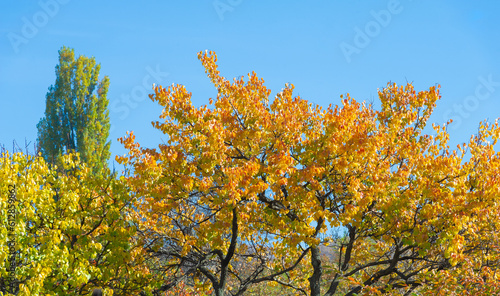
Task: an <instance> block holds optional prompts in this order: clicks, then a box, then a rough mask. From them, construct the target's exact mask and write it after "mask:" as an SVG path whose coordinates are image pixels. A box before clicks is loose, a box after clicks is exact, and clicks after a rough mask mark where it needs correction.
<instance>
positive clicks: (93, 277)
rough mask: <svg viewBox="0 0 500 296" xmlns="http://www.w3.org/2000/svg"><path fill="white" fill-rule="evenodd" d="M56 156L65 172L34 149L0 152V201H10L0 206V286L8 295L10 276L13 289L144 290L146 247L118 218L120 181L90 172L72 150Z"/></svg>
mask: <svg viewBox="0 0 500 296" xmlns="http://www.w3.org/2000/svg"><path fill="white" fill-rule="evenodd" d="M60 161H61V165H62V169H63V171H64V174H62V173H61V172H60V171H56V170H54V169H52V168H50V167H49V165H48V164H47V163H46V162H45V161H44V159H43V158H42V157H39V156H36V157H33V156H30V155H24V154H22V153H15V154H13V155H9V154H8V153H5V154H3V155H2V157H1V158H0V175H1V176H2V178H0V193H1V194H0V203H1V204H4V205H7V204H8V205H9V207H2V208H1V209H0V218H1V221H2V228H1V230H0V231H1V234H2V235H1V236H0V292H2V293H4V294H3V295H8V294H6V292H10V289H9V291H7V288H8V286H7V285H6V282H11V280H12V279H15V280H16V281H17V284H18V285H19V294H17V295H48V294H50V295H89V294H90V293H91V292H92V290H93V288H95V287H102V288H103V290H104V292H105V293H111V292H112V293H113V295H137V294H139V293H140V292H142V291H146V292H147V291H149V290H150V289H149V290H148V287H147V286H148V285H149V282H150V280H151V279H150V272H149V269H148V267H147V265H146V262H144V259H143V258H145V257H146V256H145V255H146V254H145V253H144V251H143V248H142V246H141V245H140V244H138V242H137V240H136V239H135V237H134V236H135V232H136V227H135V226H134V225H133V224H132V223H130V222H129V220H127V219H125V218H124V217H126V216H127V213H128V205H129V199H130V196H129V195H128V190H127V188H126V187H125V186H124V182H123V181H121V180H120V179H115V178H113V177H105V176H102V175H97V176H96V175H95V174H93V173H92V172H91V170H90V168H88V167H87V166H86V165H85V164H84V163H82V162H80V160H79V158H78V156H77V155H75V154H68V155H64V156H62V157H61V158H60ZM6 193H9V194H6ZM54 195H58V198H57V201H56V200H54V199H53V198H52V197H53V196H54ZM11 197H12V198H11ZM7 222H8V223H9V224H7ZM11 246H12V248H9V247H11ZM4 259H8V260H4ZM10 266H14V267H15V272H14V273H13V274H10V273H7V271H8V270H9V268H7V267H10ZM9 295H10V294H9Z"/></svg>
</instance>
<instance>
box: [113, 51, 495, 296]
mask: <svg viewBox="0 0 500 296" xmlns="http://www.w3.org/2000/svg"><path fill="white" fill-rule="evenodd" d="M198 57H199V59H200V60H201V62H202V63H203V65H204V67H205V71H206V73H207V74H208V77H209V78H210V79H211V81H212V82H213V84H214V85H215V87H216V88H217V90H218V95H217V98H216V99H215V100H212V99H210V105H211V106H210V107H208V106H201V107H198V108H196V107H194V106H193V105H192V104H191V101H190V97H191V93H188V92H187V91H186V89H185V88H184V87H183V86H180V85H172V86H170V87H169V88H168V89H165V88H163V87H161V86H158V87H156V88H155V89H154V94H152V95H151V96H150V97H151V98H152V99H153V100H154V101H157V102H158V103H159V104H160V105H161V106H163V107H164V109H163V112H162V114H161V116H160V118H161V121H156V122H153V126H154V127H155V128H157V129H159V130H160V131H162V132H163V133H165V134H166V135H167V142H166V143H164V144H161V145H159V147H158V149H149V148H142V147H140V144H139V143H136V142H135V136H134V134H133V133H130V134H129V135H128V136H127V137H125V138H123V139H121V142H122V143H123V144H124V145H125V148H126V149H128V150H129V153H128V155H125V156H122V157H118V158H117V160H118V161H119V162H120V163H124V164H129V165H131V166H132V168H133V172H134V174H133V176H131V177H129V178H128V179H127V182H128V183H129V185H130V188H131V189H132V190H133V194H134V203H135V206H134V210H136V211H135V213H134V221H136V223H137V225H138V228H139V232H140V234H141V237H142V240H143V243H144V245H145V248H146V250H147V252H148V253H150V254H151V255H152V256H153V257H155V258H157V261H156V263H155V264H156V268H157V270H158V274H161V276H162V278H161V279H160V281H164V282H165V283H164V284H163V285H162V286H161V288H160V289H163V291H164V290H168V289H170V288H171V287H173V286H175V285H176V284H177V283H178V282H181V281H187V280H190V281H194V283H195V284H196V285H197V287H198V288H200V289H201V290H202V291H205V293H213V294H215V295H217V296H221V295H224V294H225V293H227V294H231V295H242V294H243V293H245V292H246V291H247V290H248V289H249V287H250V286H252V285H256V284H259V283H262V282H269V283H278V284H280V285H282V286H283V287H289V288H292V289H294V290H295V292H296V293H297V294H302V295H311V296H320V295H325V296H329V295H378V294H381V293H385V294H389V295H411V293H421V294H424V295H440V294H441V295H450V294H453V293H456V294H459V293H469V295H492V294H495V293H498V292H500V290H499V289H500V287H499V286H498V284H495V283H497V282H498V267H499V266H498V262H499V258H500V256H499V255H500V254H499V251H500V248H499V244H498V242H499V237H498V229H499V226H500V225H499V223H500V222H499V221H500V219H498V218H499V217H498V216H499V213H500V208H499V207H500V203H498V202H497V201H496V199H497V197H498V196H499V193H500V192H499V189H500V188H499V186H498V180H500V169H499V168H500V153H498V152H495V150H494V145H495V144H496V143H497V140H498V138H499V137H500V128H499V126H498V123H497V122H495V123H494V124H487V123H482V124H481V125H480V128H479V132H478V134H477V135H475V136H473V137H472V138H471V141H470V142H469V143H468V144H463V145H461V146H459V147H457V149H456V150H450V148H449V146H448V144H447V142H448V138H449V135H448V133H447V132H446V125H444V126H433V127H434V130H435V132H436V135H435V136H431V135H427V134H425V133H424V128H425V127H426V125H427V121H428V119H429V117H430V116H431V114H432V111H433V108H434V106H435V104H436V102H437V100H438V99H439V98H440V95H439V86H438V87H431V88H430V89H429V90H427V91H420V92H418V93H417V92H416V91H415V90H414V88H413V86H412V85H411V84H407V85H406V86H397V85H396V84H388V85H387V87H386V88H384V89H382V90H381V91H379V98H380V100H381V103H382V107H381V110H378V111H377V110H374V109H373V107H372V106H371V105H366V104H364V103H358V102H357V101H356V100H354V99H352V98H350V97H349V95H347V96H346V98H343V97H341V98H342V101H341V106H332V105H330V106H329V107H328V108H326V109H323V108H322V107H319V106H313V105H312V104H311V103H309V102H307V101H306V100H303V99H302V98H300V97H293V96H292V92H293V89H294V86H293V85H286V86H285V88H284V89H283V90H282V91H281V92H279V93H278V94H277V96H276V97H275V98H274V100H273V101H272V102H269V99H268V97H269V94H270V90H268V89H267V88H265V86H264V85H263V80H262V79H259V78H258V77H257V76H256V74H255V73H252V74H249V75H248V80H247V81H244V79H243V78H240V79H234V82H233V83H231V82H229V81H227V80H226V79H225V78H224V77H222V76H220V75H219V71H218V70H217V65H216V61H217V57H216V55H215V53H213V52H210V53H207V52H206V53H204V54H203V53H200V54H199V56H198ZM488 140H490V141H491V143H490V142H487V141H488ZM329 227H341V229H343V230H344V234H343V235H341V236H340V237H338V238H337V239H333V238H331V237H328V236H327V235H326V231H327V229H328V228H329ZM329 244H330V246H329V248H331V249H333V253H334V254H335V256H334V258H335V261H333V262H332V260H331V259H328V258H326V257H325V256H322V252H321V250H322V248H323V250H324V249H325V248H326V247H327V245H329ZM242 259H246V260H242ZM245 261H246V262H247V263H252V264H246V265H245ZM306 262H308V264H306ZM229 283H231V284H229Z"/></svg>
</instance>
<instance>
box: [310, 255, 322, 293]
mask: <svg viewBox="0 0 500 296" xmlns="http://www.w3.org/2000/svg"><path fill="white" fill-rule="evenodd" d="M311 264H312V266H313V274H312V275H311V277H310V278H308V280H309V287H310V288H311V296H320V295H321V274H322V272H323V268H322V267H321V258H320V254H319V248H318V247H312V248H311Z"/></svg>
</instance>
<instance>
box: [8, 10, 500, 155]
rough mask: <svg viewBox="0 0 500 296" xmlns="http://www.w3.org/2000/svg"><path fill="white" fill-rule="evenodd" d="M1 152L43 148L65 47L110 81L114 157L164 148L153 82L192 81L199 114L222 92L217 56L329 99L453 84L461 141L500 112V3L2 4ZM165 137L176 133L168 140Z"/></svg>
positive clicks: (227, 66) (238, 68)
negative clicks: (126, 145)
mask: <svg viewBox="0 0 500 296" xmlns="http://www.w3.org/2000/svg"><path fill="white" fill-rule="evenodd" d="M1 6H2V7H1V9H0V33H1V38H0V40H1V41H0V90H1V91H0V144H3V145H5V147H6V148H7V149H9V150H11V149H12V142H13V140H15V141H16V142H17V143H19V145H20V146H21V147H24V143H25V141H27V142H30V143H33V142H34V141H35V140H36V136H37V129H36V124H37V123H38V121H39V120H40V118H41V117H42V116H43V115H44V111H45V95H46V93H47V89H48V87H49V86H50V85H51V84H54V83H55V66H56V64H57V62H58V50H59V49H60V48H61V47H62V46H67V47H71V48H74V49H75V53H76V55H85V56H94V57H95V59H96V60H97V62H98V63H100V64H101V76H103V75H108V76H109V77H110V88H109V92H108V99H109V101H110V106H109V110H110V119H111V124H112V132H111V136H110V140H111V141H112V146H111V150H112V154H113V155H117V154H123V153H124V152H125V151H124V149H123V148H122V146H121V144H119V143H118V142H117V141H116V139H117V138H119V137H121V136H124V135H125V133H126V131H130V130H133V131H134V132H135V134H136V136H137V140H138V141H139V143H141V144H142V145H143V146H146V147H155V146H156V145H157V144H158V143H161V141H162V135H161V134H160V133H159V132H158V131H156V130H154V129H153V127H152V126H151V123H150V122H151V121H153V120H156V119H157V118H158V115H159V114H160V111H161V109H160V108H159V107H158V105H156V103H153V102H152V101H151V100H150V99H149V98H148V97H147V94H149V93H151V92H152V91H151V85H152V83H156V84H160V85H163V86H167V85H170V84H172V83H179V84H184V85H186V87H187V89H188V91H191V92H192V93H193V102H194V104H195V105H197V106H198V105H202V104H208V99H209V98H210V97H215V96H216V91H215V88H214V87H213V86H212V85H211V84H210V81H209V79H208V78H207V77H206V75H205V73H204V69H203V67H202V66H201V63H200V62H199V61H198V59H197V57H196V54H197V52H199V51H202V50H203V51H204V50H206V49H208V50H213V51H215V52H216V53H217V55H218V58H219V62H218V63H219V66H220V70H221V74H222V75H223V76H225V77H226V78H229V79H232V78H233V77H237V76H241V75H246V74H247V73H249V72H251V71H255V72H256V73H257V75H258V76H259V77H262V78H263V79H264V80H265V81H266V86H267V87H269V88H271V89H272V90H273V95H274V94H276V92H278V91H279V90H281V89H282V88H283V87H284V85H285V83H287V82H291V83H293V84H294V85H295V94H297V95H300V96H301V97H302V98H304V99H307V100H309V101H311V102H313V103H315V104H319V105H322V106H328V105H329V104H330V103H333V104H338V103H339V102H340V99H339V96H340V95H341V94H345V93H350V94H351V96H352V97H354V98H355V99H357V100H359V101H363V100H367V101H374V102H375V103H377V102H378V98H377V89H379V88H383V87H385V86H386V84H387V82H389V81H392V82H396V83H398V84H404V83H406V82H407V81H408V82H413V84H414V86H415V88H416V89H417V90H423V89H427V88H429V87H431V86H434V85H436V84H441V94H442V96H443V97H442V99H441V101H439V102H438V105H437V108H436V110H435V112H434V115H433V117H432V118H431V122H435V123H439V124H442V123H444V122H446V121H447V119H449V118H453V119H454V120H455V123H454V124H453V125H452V126H450V134H451V138H452V143H455V144H456V143H459V142H464V141H467V140H468V139H469V137H470V135H471V134H473V133H475V132H476V131H477V127H478V123H479V121H481V120H484V119H487V118H488V119H489V120H494V119H496V118H498V117H500V108H499V107H500V18H499V16H498V15H499V12H500V1H497V0H491V1H457V0H454V1H451V0H449V1H430V0H429V1H425V0H422V1H418V0H414V1H411V0H400V1H398V0H383V1H368V0H366V1H359V0H352V1H345V0H344V1H340V0H337V1H333V0H332V1H326V0H314V1H291V0H287V1H281V0H280V1H277V0H273V1H269V0H268V1H255V0H254V1H251V0H196V1H195V0H184V1H167V0H164V1H159V0H158V1H94V0H89V1H76V0H41V1H14V0H5V1H2V4H1ZM163 139H164V137H163Z"/></svg>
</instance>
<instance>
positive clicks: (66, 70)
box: [37, 47, 110, 173]
mask: <svg viewBox="0 0 500 296" xmlns="http://www.w3.org/2000/svg"><path fill="white" fill-rule="evenodd" d="M100 68H101V66H100V64H97V63H96V61H95V59H94V57H91V58H88V57H85V56H79V57H78V58H77V59H75V53H74V50H73V49H70V48H67V47H63V48H62V49H61V50H59V64H58V65H57V66H56V82H55V85H51V86H50V87H49V91H48V93H47V95H46V107H45V116H44V117H43V118H42V119H41V120H40V122H39V123H38V125H37V128H38V150H39V152H41V154H42V156H43V158H44V159H45V160H46V161H47V162H49V163H50V164H52V165H56V164H58V158H59V156H60V155H61V154H64V153H68V152H72V151H75V152H78V153H80V157H81V159H82V161H83V162H85V163H87V165H88V166H89V167H91V168H92V170H93V172H94V173H96V172H99V171H101V170H102V169H103V168H107V160H108V159H109V157H110V151H109V149H110V142H109V141H108V140H107V139H108V136H109V127H110V124H109V111H108V99H107V98H106V95H107V93H108V87H109V78H108V77H107V76H104V78H102V79H101V80H100V81H99V70H100Z"/></svg>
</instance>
